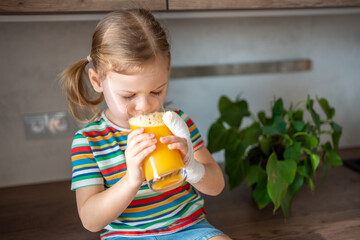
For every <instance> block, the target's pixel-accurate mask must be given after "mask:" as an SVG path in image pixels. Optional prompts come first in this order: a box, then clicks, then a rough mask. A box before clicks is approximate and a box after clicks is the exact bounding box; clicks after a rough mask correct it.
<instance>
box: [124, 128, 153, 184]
mask: <svg viewBox="0 0 360 240" xmlns="http://www.w3.org/2000/svg"><path fill="white" fill-rule="evenodd" d="M154 137H155V135H154V134H152V133H144V129H143V128H139V129H136V130H134V131H132V132H131V133H130V134H129V135H128V139H127V147H126V150H125V159H126V165H127V172H126V175H127V178H128V180H129V182H130V183H131V184H141V183H142V182H143V181H144V180H145V177H144V171H143V168H142V162H143V161H144V159H145V157H146V156H147V155H148V154H149V153H151V152H153V151H154V150H155V148H156V141H157V140H156V138H154Z"/></svg>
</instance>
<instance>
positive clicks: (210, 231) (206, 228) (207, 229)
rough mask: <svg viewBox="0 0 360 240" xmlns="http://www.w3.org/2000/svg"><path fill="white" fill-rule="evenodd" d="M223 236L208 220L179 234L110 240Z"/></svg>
mask: <svg viewBox="0 0 360 240" xmlns="http://www.w3.org/2000/svg"><path fill="white" fill-rule="evenodd" d="M219 235H223V236H226V235H225V234H224V233H223V232H222V231H220V230H218V229H216V228H215V227H213V226H212V225H211V224H210V223H208V221H207V220H206V219H203V220H201V221H200V222H198V223H196V224H194V225H192V226H190V227H188V228H185V229H183V230H180V231H179V232H175V233H170V234H165V235H158V236H148V237H134V236H131V237H114V238H110V239H111V240H129V239H137V240H174V239H181V240H207V239H209V238H211V237H214V236H219Z"/></svg>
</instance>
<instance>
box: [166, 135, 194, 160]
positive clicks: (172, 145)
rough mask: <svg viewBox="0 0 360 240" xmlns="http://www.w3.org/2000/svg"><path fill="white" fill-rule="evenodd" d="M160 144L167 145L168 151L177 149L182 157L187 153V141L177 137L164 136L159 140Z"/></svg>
mask: <svg viewBox="0 0 360 240" xmlns="http://www.w3.org/2000/svg"><path fill="white" fill-rule="evenodd" d="M160 142H161V143H163V144H168V148H169V149H171V150H172V149H177V150H179V151H180V152H181V154H182V155H183V157H184V156H185V155H186V153H187V152H188V145H187V141H186V139H184V138H181V137H177V136H166V137H162V138H160Z"/></svg>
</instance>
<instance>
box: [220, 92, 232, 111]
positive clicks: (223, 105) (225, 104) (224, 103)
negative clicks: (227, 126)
mask: <svg viewBox="0 0 360 240" xmlns="http://www.w3.org/2000/svg"><path fill="white" fill-rule="evenodd" d="M232 104H234V103H233V102H232V101H231V100H230V99H229V98H228V97H226V96H221V97H220V100H219V105H218V107H219V112H220V114H223V113H224V112H225V110H226V109H228V108H229V107H230V106H231V105H232Z"/></svg>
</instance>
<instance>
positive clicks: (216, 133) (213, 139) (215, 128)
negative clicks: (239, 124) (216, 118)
mask: <svg viewBox="0 0 360 240" xmlns="http://www.w3.org/2000/svg"><path fill="white" fill-rule="evenodd" d="M228 138H229V133H228V130H227V129H226V128H225V127H224V126H223V124H222V123H220V122H215V123H213V124H212V125H211V126H210V129H209V133H208V146H207V147H208V149H209V151H210V152H211V153H214V152H218V151H220V150H222V149H224V148H225V147H226V143H227V142H228Z"/></svg>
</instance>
